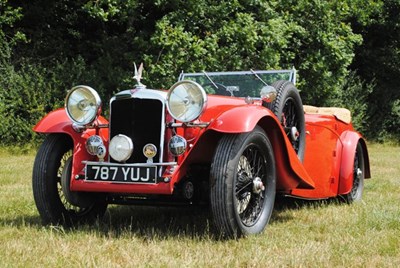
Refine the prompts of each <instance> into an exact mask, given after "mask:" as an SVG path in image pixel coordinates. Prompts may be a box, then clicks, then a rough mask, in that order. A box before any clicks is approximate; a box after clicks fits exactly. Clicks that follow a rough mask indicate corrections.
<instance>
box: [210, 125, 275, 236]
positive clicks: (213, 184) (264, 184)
mask: <svg viewBox="0 0 400 268" xmlns="http://www.w3.org/2000/svg"><path fill="white" fill-rule="evenodd" d="M275 188H276V172H275V159H274V154H273V149H272V145H271V143H270V141H269V139H268V137H267V136H266V134H265V132H264V131H263V130H262V129H261V128H259V127H256V128H255V129H254V130H253V131H252V132H249V133H242V134H227V135H225V136H223V137H222V139H221V140H220V142H219V144H218V146H217V149H216V153H215V155H214V158H213V163H212V165H211V173H210V195H211V211H212V215H213V219H214V223H215V227H216V230H217V233H218V235H219V236H221V237H223V238H237V237H241V236H244V235H248V234H257V233H260V232H262V231H263V230H264V228H265V226H266V225H267V224H268V222H269V219H270V217H271V213H272V210H273V207H274V202H275V193H276V189H275Z"/></svg>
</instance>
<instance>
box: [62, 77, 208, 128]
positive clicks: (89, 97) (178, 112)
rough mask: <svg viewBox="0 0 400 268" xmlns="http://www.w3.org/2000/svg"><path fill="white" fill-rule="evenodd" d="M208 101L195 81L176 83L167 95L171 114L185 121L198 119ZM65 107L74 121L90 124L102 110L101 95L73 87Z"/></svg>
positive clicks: (90, 89) (89, 89)
mask: <svg viewBox="0 0 400 268" xmlns="http://www.w3.org/2000/svg"><path fill="white" fill-rule="evenodd" d="M206 103H207V95H206V93H205V91H204V89H203V88H202V87H201V86H200V85H199V84H197V83H196V82H193V81H180V82H178V83H176V84H174V85H173V86H172V87H171V89H170V90H169V92H168V95H167V108H168V110H169V112H170V114H171V116H172V117H173V118H175V119H176V120H178V121H181V122H184V123H186V122H190V121H193V120H196V119H197V118H198V117H199V116H200V115H201V113H202V112H203V110H204V108H205V106H206ZM65 108H66V111H67V115H68V117H69V118H70V119H71V120H72V121H73V122H74V123H76V124H77V125H79V126H85V125H89V124H91V123H93V121H94V120H95V119H96V118H97V116H98V115H99V114H100V112H101V100H100V96H99V94H98V93H97V92H96V90H94V89H93V88H91V87H88V86H76V87H73V88H72V89H71V91H70V92H69V93H68V95H67V97H66V100H65Z"/></svg>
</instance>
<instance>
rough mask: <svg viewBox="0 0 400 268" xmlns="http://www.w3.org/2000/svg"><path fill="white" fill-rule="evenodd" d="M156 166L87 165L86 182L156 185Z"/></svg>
mask: <svg viewBox="0 0 400 268" xmlns="http://www.w3.org/2000/svg"><path fill="white" fill-rule="evenodd" d="M156 178H157V167H156V166H145V167H143V166H128V165H127V166H120V165H119V166H117V165H112V164H107V165H98V164H90V163H88V164H87V165H86V175H85V180H86V181H93V182H94V181H108V182H115V183H156V182H157V180H156Z"/></svg>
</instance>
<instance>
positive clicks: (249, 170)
mask: <svg viewBox="0 0 400 268" xmlns="http://www.w3.org/2000/svg"><path fill="white" fill-rule="evenodd" d="M266 169H267V163H266V161H265V157H264V156H263V154H262V153H261V152H260V151H259V149H258V148H257V147H256V146H255V145H250V146H249V147H248V148H247V149H246V150H245V151H244V152H243V154H242V156H241V157H240V160H239V165H238V168H237V171H238V173H237V182H236V186H235V197H236V202H237V205H236V207H237V212H238V215H239V217H240V219H241V221H242V223H243V224H244V225H246V226H252V225H253V224H255V223H256V222H257V220H258V218H259V216H260V214H261V211H262V209H263V205H264V195H265V189H263V190H261V189H260V190H259V191H254V190H253V187H254V181H255V178H258V180H260V179H261V182H262V184H263V185H266V176H265V175H264V174H266Z"/></svg>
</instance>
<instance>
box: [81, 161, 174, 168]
mask: <svg viewBox="0 0 400 268" xmlns="http://www.w3.org/2000/svg"><path fill="white" fill-rule="evenodd" d="M82 164H85V165H87V164H90V165H97V166H119V167H154V166H160V167H161V166H174V165H177V164H178V163H177V162H165V163H134V164H129V163H128V164H118V163H110V162H96V161H86V160H84V161H82Z"/></svg>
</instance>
